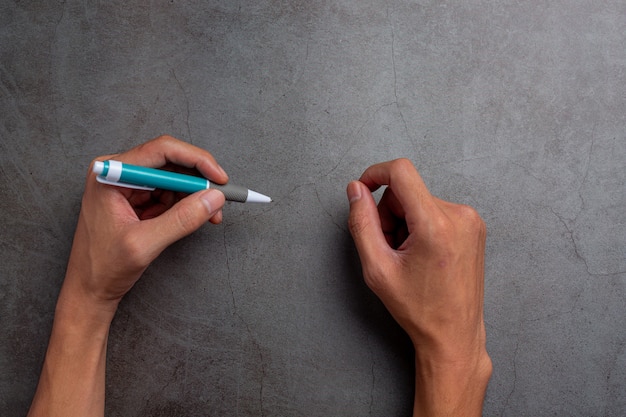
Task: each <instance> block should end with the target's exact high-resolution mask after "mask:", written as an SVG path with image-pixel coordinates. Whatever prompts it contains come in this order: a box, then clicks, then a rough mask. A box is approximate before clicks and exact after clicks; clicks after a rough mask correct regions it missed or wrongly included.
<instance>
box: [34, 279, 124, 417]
mask: <svg viewBox="0 0 626 417" xmlns="http://www.w3.org/2000/svg"><path fill="white" fill-rule="evenodd" d="M114 312H115V309H112V308H109V307H108V306H107V307H106V308H104V307H103V306H102V305H97V304H94V303H93V302H91V300H89V299H86V298H85V297H82V296H81V295H80V294H78V291H77V289H76V288H72V280H71V277H66V281H65V283H64V286H63V289H62V290H61V294H60V296H59V300H58V302H57V307H56V312H55V318H54V324H53V328H52V334H51V336H50V342H49V345H48V350H47V352H46V358H45V361H44V365H43V369H42V373H41V378H40V380H39V385H38V387H37V392H36V394H35V397H34V399H33V403H32V405H31V409H30V412H29V417H33V416H48V417H49V416H63V417H71V416H102V415H104V391H105V390H104V388H105V365H106V346H107V339H108V334H109V327H110V323H111V320H112V318H113V314H114Z"/></svg>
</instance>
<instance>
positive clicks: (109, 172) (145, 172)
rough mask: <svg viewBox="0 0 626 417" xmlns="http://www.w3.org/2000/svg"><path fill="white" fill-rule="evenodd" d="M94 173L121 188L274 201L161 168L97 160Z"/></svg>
mask: <svg viewBox="0 0 626 417" xmlns="http://www.w3.org/2000/svg"><path fill="white" fill-rule="evenodd" d="M93 172H94V173H95V174H97V175H98V176H97V177H96V179H97V180H98V182H101V183H103V184H109V185H115V186H118V187H126V188H134V189H139V190H150V191H152V190H154V189H155V188H160V189H162V190H169V191H178V192H183V193H189V194H191V193H195V192H196V191H201V190H206V189H209V188H213V189H216V190H219V191H221V192H222V193H224V196H225V197H226V200H228V201H238V202H240V203H270V202H271V201H272V199H271V198H269V197H268V196H266V195H263V194H261V193H257V192H256V191H252V190H249V189H247V188H245V187H241V186H239V185H233V184H224V185H220V184H215V183H213V182H211V181H209V180H207V179H205V178H200V177H195V176H192V175H185V174H180V173H178V172H170V171H164V170H162V169H155V168H146V167H141V166H137V165H131V164H124V163H122V162H120V161H114V160H108V161H96V162H95V164H94V166H93Z"/></svg>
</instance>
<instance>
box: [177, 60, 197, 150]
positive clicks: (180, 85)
mask: <svg viewBox="0 0 626 417" xmlns="http://www.w3.org/2000/svg"><path fill="white" fill-rule="evenodd" d="M172 76H173V77H174V80H176V84H178V88H179V89H180V91H182V93H183V97H184V98H185V107H186V113H187V114H186V115H185V125H186V126H187V137H188V138H189V143H191V144H193V139H192V137H191V127H190V125H189V115H190V114H191V111H190V109H189V97H188V96H187V92H186V91H185V89H184V88H183V85H182V83H181V82H180V80H179V79H178V76H176V70H174V69H172Z"/></svg>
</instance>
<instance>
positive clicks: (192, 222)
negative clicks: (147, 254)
mask: <svg viewBox="0 0 626 417" xmlns="http://www.w3.org/2000/svg"><path fill="white" fill-rule="evenodd" d="M224 201H225V198H224V194H223V193H221V192H220V191H217V190H206V191H200V192H197V193H194V194H191V195H189V196H187V197H185V198H183V199H182V200H180V201H179V202H177V203H176V204H174V205H173V206H172V207H171V208H170V209H169V210H167V211H165V212H164V213H163V214H161V215H160V216H158V217H155V218H153V219H150V220H146V221H143V222H141V225H142V226H144V227H145V228H146V230H145V232H144V233H141V234H140V235H141V236H142V237H144V239H145V240H147V241H146V242H145V244H146V247H151V249H152V250H153V251H154V252H153V253H155V255H154V257H156V256H157V255H158V254H159V253H161V252H162V251H163V250H164V249H165V248H166V247H168V246H169V245H171V244H172V243H174V242H176V241H177V240H180V239H182V238H183V237H185V236H187V235H190V234H191V233H193V232H194V231H196V230H197V229H199V228H200V226H202V225H203V224H205V223H206V222H207V221H209V219H211V218H212V217H213V216H215V215H216V214H217V213H218V212H219V211H220V210H221V208H222V207H223V206H224Z"/></svg>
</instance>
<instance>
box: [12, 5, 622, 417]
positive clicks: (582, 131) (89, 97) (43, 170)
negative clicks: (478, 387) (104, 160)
mask: <svg viewBox="0 0 626 417" xmlns="http://www.w3.org/2000/svg"><path fill="white" fill-rule="evenodd" d="M625 44H626V3H624V2H623V1H622V0H603V1H598V0H569V1H568V0H554V1H540V0H534V1H513V0H504V1H492V0H469V1H464V2H451V1H446V0H444V1H434V0H433V1H425V0H421V1H414V2H409V1H398V2H394V1H387V2H383V1H371V0H365V1H352V0H335V1H279V0H275V1H221V2H218V1H202V2H200V1H196V2H186V1H176V0H171V1H163V2H157V1H150V2H148V1H106V2H98V1H93V0H91V1H81V2H78V1H73V0H67V1H64V2H61V1H48V2H39V1H26V0H23V1H7V0H3V1H1V2H0V121H1V122H0V196H1V197H0V251H1V252H0V253H1V255H2V262H1V263H0V317H2V331H1V332H0V415H3V416H21V415H24V414H25V412H26V410H27V408H28V405H29V403H30V400H31V397H32V394H33V392H34V389H35V386H36V382H37V378H38V374H39V370H40V367H41V363H42V360H43V355H44V352H45V348H46V342H47V338H48V335H49V332H50V326H51V322H52V318H53V311H54V304H55V299H56V295H57V293H58V290H59V287H60V284H61V282H62V278H63V274H64V269H65V263H66V259H67V256H68V253H69V248H70V244H71V238H72V234H73V228H74V224H75V221H76V216H77V213H78V210H79V204H80V196H81V192H82V188H83V184H84V175H85V172H86V169H87V166H88V164H89V162H90V160H91V159H92V158H93V157H95V156H98V155H101V154H106V153H111V152H116V151H121V150H124V149H128V148H130V147H132V146H134V145H136V144H138V143H140V142H143V141H145V140H147V139H150V138H152V137H155V136H157V135H159V134H162V133H168V134H171V135H174V136H177V137H179V138H181V139H184V140H187V141H189V142H192V143H194V144H196V145H198V146H202V147H205V148H207V149H209V150H210V151H211V152H212V153H213V154H214V155H215V156H216V158H217V159H218V160H219V161H220V163H221V164H222V165H223V166H224V167H225V168H226V169H227V171H228V172H229V174H230V176H231V178H233V179H236V180H237V181H238V182H240V183H245V185H248V186H249V187H250V188H253V189H256V190H258V191H261V192H264V193H266V194H269V195H271V196H272V197H273V198H274V199H275V202H274V203H273V204H272V205H270V206H263V207H261V206H248V205H245V206H244V205H238V204H229V206H228V207H227V208H226V210H225V221H224V224H223V225H221V226H210V225H208V226H206V227H204V228H202V229H201V230H200V231H198V232H197V233H195V234H194V235H193V236H191V237H190V238H188V239H185V240H183V241H181V242H179V243H178V244H176V245H174V246H173V247H171V248H170V249H169V250H168V251H167V252H166V253H165V254H164V255H163V256H162V257H161V258H160V259H159V260H158V261H157V262H155V264H154V265H153V266H152V267H151V268H150V269H149V270H148V272H147V273H146V276H145V277H144V278H143V280H142V281H140V282H139V283H138V285H137V286H136V287H135V288H134V289H133V291H132V292H131V293H130V294H129V295H128V297H127V298H126V299H125V300H124V302H123V303H122V305H121V308H120V311H119V314H118V316H117V317H116V319H115V322H114V323H113V327H112V332H111V337H110V340H109V365H108V374H107V389H108V391H107V414H108V415H111V416H144V415H153V416H174V415H223V416H329V415H336V416H363V415H373V416H394V415H408V414H409V410H410V409H411V401H412V389H413V387H412V369H411V367H412V358H411V356H412V352H411V349H410V346H408V345H407V340H406V338H405V336H404V334H403V333H402V331H401V330H399V329H398V327H396V326H395V324H394V323H393V321H392V320H391V319H390V318H389V316H388V315H387V313H386V312H385V310H384V308H383V307H382V306H381V304H380V303H379V302H378V301H377V299H376V298H375V297H374V296H373V295H372V294H371V293H370V292H369V291H368V290H367V288H366V287H365V286H364V285H363V283H362V281H361V277H360V266H359V264H358V259H357V257H356V254H355V251H354V248H353V245H352V242H351V239H350V237H349V233H348V231H347V228H346V216H347V201H346V198H345V192H344V190H345V186H346V184H347V183H348V181H349V180H351V179H354V178H358V176H359V175H360V173H361V172H362V171H363V169H365V168H366V167H367V166H368V165H370V164H371V163H374V162H378V161H382V160H388V159H392V158H396V157H399V156H406V157H409V158H411V159H412V160H413V161H414V162H415V164H416V166H417V167H418V168H419V170H420V172H421V173H422V174H423V176H424V178H425V181H426V183H427V184H428V185H429V186H430V187H431V189H432V191H433V192H434V193H435V194H437V195H439V196H441V197H442V198H445V199H449V200H453V201H458V202H464V203H469V204H471V205H473V206H475V207H476V208H477V209H478V210H479V212H480V213H481V215H482V216H483V217H484V219H485V221H486V222H487V225H488V229H489V237H488V248H487V249H488V253H487V264H486V267H487V271H486V305H485V309H486V320H487V330H488V338H489V341H488V347H489V352H490V353H491V355H492V358H493V361H494V365H495V372H494V375H493V378H492V380H491V383H490V386H489V390H488V394H487V398H486V403H485V413H484V414H485V415H486V416H552V415H556V416H624V415H626V347H625V342H626V321H625V320H624V312H625V311H626V309H625V306H626V301H625V300H626V298H625V297H626V294H625V292H626V247H625V242H626V222H625V220H626V198H625V190H626V185H625V184H626V134H625V131H626V87H625V86H626V48H625V47H624V45H625Z"/></svg>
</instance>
